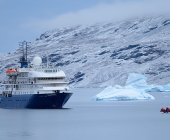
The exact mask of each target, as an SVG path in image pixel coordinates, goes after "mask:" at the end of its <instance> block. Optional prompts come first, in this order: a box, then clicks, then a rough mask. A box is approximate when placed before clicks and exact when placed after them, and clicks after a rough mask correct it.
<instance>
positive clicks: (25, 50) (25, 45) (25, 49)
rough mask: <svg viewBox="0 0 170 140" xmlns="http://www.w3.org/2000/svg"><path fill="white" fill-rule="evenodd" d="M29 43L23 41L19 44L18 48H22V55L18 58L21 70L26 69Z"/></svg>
mask: <svg viewBox="0 0 170 140" xmlns="http://www.w3.org/2000/svg"><path fill="white" fill-rule="evenodd" d="M30 43H31V42H27V41H23V42H20V43H19V46H21V47H22V52H23V55H22V56H21V58H20V64H21V68H27V67H28V47H29V46H30Z"/></svg>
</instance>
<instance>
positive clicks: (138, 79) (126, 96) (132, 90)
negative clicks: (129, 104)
mask: <svg viewBox="0 0 170 140" xmlns="http://www.w3.org/2000/svg"><path fill="white" fill-rule="evenodd" d="M146 80H147V78H146V77H145V76H144V75H141V74H136V73H131V74H129V76H128V79H127V81H126V85H125V86H124V87H122V86H119V85H116V86H114V87H112V86H109V87H107V88H105V89H104V90H103V91H102V92H101V93H99V94H97V95H96V100H114V101H122V100H123V101H125V100H153V99H154V97H153V96H152V95H150V94H148V93H146V91H151V90H152V89H153V88H155V86H153V85H148V84H147V82H146Z"/></svg>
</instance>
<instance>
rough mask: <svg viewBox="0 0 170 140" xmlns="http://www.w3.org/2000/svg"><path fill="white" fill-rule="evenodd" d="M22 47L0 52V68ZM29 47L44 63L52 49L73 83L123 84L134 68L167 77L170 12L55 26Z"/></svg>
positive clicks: (160, 79)
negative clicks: (168, 13)
mask: <svg viewBox="0 0 170 140" xmlns="http://www.w3.org/2000/svg"><path fill="white" fill-rule="evenodd" d="M19 50H20V48H19V49H18V50H16V52H14V53H12V54H8V55H7V56H5V57H2V56H1V60H0V69H1V70H3V69H5V68H7V67H11V66H15V65H17V62H18V58H19V56H20V51H19ZM29 53H30V55H29V57H30V59H31V58H32V57H33V56H34V55H35V54H38V55H41V56H42V57H43V62H44V63H45V61H46V59H45V57H46V56H47V55H48V57H49V61H50V62H51V63H53V64H55V65H56V67H60V68H61V69H63V70H64V71H65V72H66V74H67V76H68V78H69V79H70V84H71V85H72V86H77V87H85V86H86V87H88V86H107V85H114V84H121V85H123V84H124V83H125V81H126V78H127V76H128V74H129V73H131V72H137V73H142V74H145V75H146V76H147V77H148V82H149V83H155V84H165V83H169V82H170V17H152V18H151V17H146V18H138V19H130V20H126V21H122V22H117V23H114V22H113V23H112V22H110V23H100V24H95V25H91V26H74V27H67V28H61V29H55V30H53V31H48V32H46V33H43V34H41V35H40V37H39V38H37V39H36V41H35V42H32V45H31V49H30V51H29ZM1 76H2V74H1Z"/></svg>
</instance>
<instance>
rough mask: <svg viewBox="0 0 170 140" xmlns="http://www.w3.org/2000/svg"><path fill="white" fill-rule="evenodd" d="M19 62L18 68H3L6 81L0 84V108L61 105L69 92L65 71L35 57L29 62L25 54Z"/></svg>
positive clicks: (57, 107)
mask: <svg viewBox="0 0 170 140" xmlns="http://www.w3.org/2000/svg"><path fill="white" fill-rule="evenodd" d="M20 63H21V66H20V67H19V68H9V69H7V70H6V76H7V77H6V80H4V81H2V82H1V84H0V86H1V90H0V108H32V109H59V108H63V106H64V104H65V103H66V102H67V101H68V99H69V98H70V97H71V95H72V93H71V92H70V91H69V87H68V82H67V80H66V75H65V73H64V72H63V71H62V70H60V69H56V68H55V67H54V66H52V65H51V66H50V65H47V64H46V65H44V64H42V59H41V57H38V56H36V57H35V58H34V59H33V61H32V64H30V65H29V64H28V61H27V53H25V54H23V56H22V57H21V60H20Z"/></svg>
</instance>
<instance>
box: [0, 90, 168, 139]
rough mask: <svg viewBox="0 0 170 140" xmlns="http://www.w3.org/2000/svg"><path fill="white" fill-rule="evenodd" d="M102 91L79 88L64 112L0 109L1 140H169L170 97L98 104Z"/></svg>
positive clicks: (158, 94) (160, 95) (157, 96)
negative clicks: (169, 109)
mask: <svg viewBox="0 0 170 140" xmlns="http://www.w3.org/2000/svg"><path fill="white" fill-rule="evenodd" d="M100 91H101V89H75V90H74V95H73V96H72V97H71V99H70V100H69V101H68V103H67V104H66V106H65V108H66V109H62V110H28V109H27V110H26V109H25V110H24V109H23V110H10V109H0V140H53V139H56V140H161V139H162V140H166V139H167V140H169V137H168V134H169V130H170V123H169V122H170V114H162V113H160V112H159V110H160V108H161V107H166V106H169V107H170V94H164V93H154V94H152V95H154V97H155V98H156V100H154V101H130V102H96V101H94V100H93V99H92V97H93V96H94V95H96V94H97V93H98V92H100Z"/></svg>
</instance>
